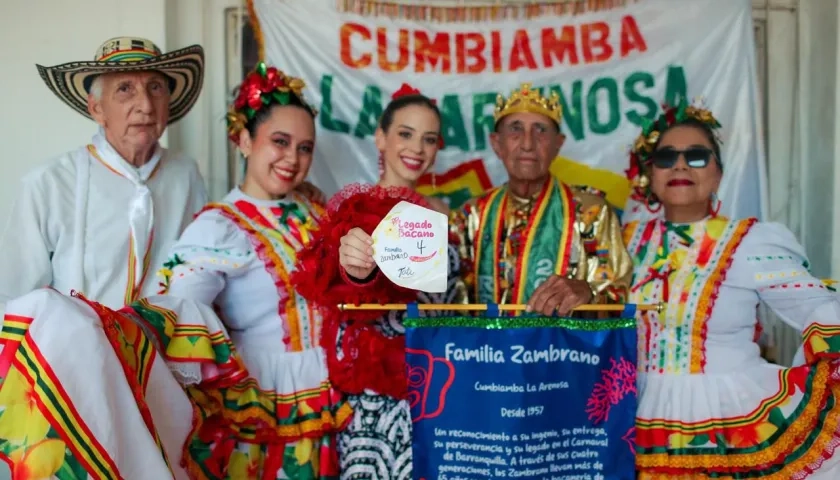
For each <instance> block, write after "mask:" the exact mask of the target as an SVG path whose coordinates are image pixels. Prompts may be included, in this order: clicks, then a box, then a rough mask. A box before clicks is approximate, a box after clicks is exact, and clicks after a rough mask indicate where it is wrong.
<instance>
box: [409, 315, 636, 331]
mask: <svg viewBox="0 0 840 480" xmlns="http://www.w3.org/2000/svg"><path fill="white" fill-rule="evenodd" d="M403 325H405V326H406V327H410V328H424V327H426V328H429V327H432V328H434V327H469V328H486V329H488V330H500V329H503V328H535V327H548V328H565V329H568V330H586V331H590V332H595V331H601V330H616V329H619V328H636V319H635V318H610V319H605V320H581V319H578V318H565V317H497V318H486V317H484V318H482V317H428V318H406V319H404V320H403Z"/></svg>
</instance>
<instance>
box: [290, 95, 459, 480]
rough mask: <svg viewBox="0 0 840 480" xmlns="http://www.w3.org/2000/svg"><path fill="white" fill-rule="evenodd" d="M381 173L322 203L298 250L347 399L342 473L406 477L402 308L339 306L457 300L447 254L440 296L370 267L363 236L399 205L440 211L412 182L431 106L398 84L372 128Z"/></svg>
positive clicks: (333, 375) (428, 156)
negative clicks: (320, 219) (309, 236)
mask: <svg viewBox="0 0 840 480" xmlns="http://www.w3.org/2000/svg"><path fill="white" fill-rule="evenodd" d="M375 141H376V146H377V149H378V150H379V151H380V160H379V161H380V179H379V183H377V184H376V185H373V186H367V185H358V184H355V185H351V186H348V187H346V188H345V189H344V190H342V191H341V192H339V193H338V194H336V196H335V197H333V199H332V200H331V201H330V203H329V205H328V207H327V214H328V219H327V220H326V221H325V222H324V223H322V226H321V229H320V230H319V231H318V232H317V233H315V237H314V239H313V242H312V243H311V244H310V246H309V247H307V248H306V249H305V250H304V251H303V252H301V254H300V255H299V263H298V271H297V272H296V273H295V275H294V280H295V282H296V284H297V288H298V291H299V292H300V293H301V295H303V296H304V297H306V298H310V299H313V300H317V301H319V302H320V303H321V305H322V306H323V307H325V308H324V310H325V311H326V312H328V313H325V318H324V329H323V336H322V341H323V346H324V350H325V351H326V352H327V356H328V357H327V358H328V363H329V370H330V381H331V382H332V384H333V385H334V387H335V388H337V389H338V390H340V391H341V392H343V393H345V394H348V395H349V401H350V404H351V405H352V406H353V409H354V415H353V419H352V421H351V422H350V425H349V426H348V427H347V429H346V430H344V431H342V432H341V433H339V437H338V449H339V465H340V468H341V478H342V479H353V478H364V479H376V480H392V479H393V480H411V479H412V457H411V430H412V428H411V413H410V408H409V404H408V402H407V401H406V396H407V394H408V386H407V379H406V366H405V338H404V336H403V334H404V329H403V326H402V318H403V314H404V312H398V311H390V312H387V313H386V314H385V315H382V314H381V313H379V312H373V313H370V312H368V313H366V312H358V311H354V312H340V311H338V310H337V309H336V308H335V306H336V305H337V304H339V303H351V304H361V303H377V304H383V303H409V302H415V301H416V302H421V303H454V302H458V301H461V299H462V298H464V290H463V286H462V284H461V283H460V281H459V280H457V279H458V272H459V263H458V256H457V254H456V251H455V250H454V249H451V248H450V252H449V259H450V264H449V274H450V283H449V288H448V291H447V292H446V293H445V294H429V293H424V292H418V291H415V290H409V289H405V288H402V287H399V286H396V285H394V284H393V283H391V282H390V281H389V280H388V279H387V278H386V277H385V276H384V275H382V274H380V273H379V271H378V270H377V269H375V267H374V262H373V257H372V255H371V254H372V253H373V251H372V250H371V249H370V245H371V238H370V233H372V232H373V230H374V229H375V228H376V226H377V225H378V224H379V222H380V221H381V220H382V219H383V218H384V217H385V215H386V214H387V213H388V212H389V211H390V210H391V208H393V207H394V206H395V205H396V204H397V203H399V202H400V201H403V200H404V201H408V202H411V203H414V204H417V205H421V206H424V207H427V208H432V209H436V210H438V211H441V212H442V213H446V212H447V210H448V208H447V206H446V205H445V204H444V203H443V202H441V201H440V200H438V199H435V198H427V197H424V196H423V195H420V194H418V193H417V192H416V191H415V187H416V184H417V181H418V179H419V178H420V177H421V176H422V175H423V174H424V173H426V171H427V170H428V169H429V168H431V166H432V164H433V163H434V160H435V156H436V155H437V152H438V149H439V148H441V147H442V145H443V144H442V139H441V116H440V111H439V110H438V108H437V106H436V105H435V102H434V101H433V100H430V99H429V98H427V97H425V96H423V95H421V94H420V92H419V91H418V90H415V89H413V88H411V87H410V86H409V85H405V84H404V85H403V86H402V88H400V90H399V91H397V92H396V93H395V94H394V95H393V97H392V100H391V102H390V103H389V104H388V106H387V107H386V108H385V110H384V112H383V114H382V117H381V119H380V121H379V126H378V128H377V130H376V134H375Z"/></svg>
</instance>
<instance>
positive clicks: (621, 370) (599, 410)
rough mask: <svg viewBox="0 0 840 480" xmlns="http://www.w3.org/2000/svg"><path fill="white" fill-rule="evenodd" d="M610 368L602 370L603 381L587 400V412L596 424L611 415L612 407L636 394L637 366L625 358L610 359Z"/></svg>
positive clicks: (597, 384)
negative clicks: (628, 396)
mask: <svg viewBox="0 0 840 480" xmlns="http://www.w3.org/2000/svg"><path fill="white" fill-rule="evenodd" d="M610 363H611V364H612V366H611V367H610V369H609V370H601V381H600V382H598V383H596V384H595V387H593V388H592V394H591V395H590V396H589V400H587V401H586V413H587V415H588V416H589V420H591V421H592V423H594V424H596V425H597V424H599V423H601V422H603V421H606V420H608V419H609V417H610V408H612V406H613V405H618V402H620V401H621V400H622V399H623V398H624V397H626V396H627V395H631V394H632V395H636V366H635V365H633V362H630V361H628V360H626V359H624V358H622V359H620V360H618V361H616V360H615V359H614V358H611V359H610Z"/></svg>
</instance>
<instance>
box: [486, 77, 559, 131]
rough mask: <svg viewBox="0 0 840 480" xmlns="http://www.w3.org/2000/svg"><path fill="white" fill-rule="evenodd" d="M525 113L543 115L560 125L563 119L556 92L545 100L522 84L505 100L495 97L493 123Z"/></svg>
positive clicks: (528, 84) (529, 87)
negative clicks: (513, 114)
mask: <svg viewBox="0 0 840 480" xmlns="http://www.w3.org/2000/svg"><path fill="white" fill-rule="evenodd" d="M525 112H530V113H538V114H540V115H545V116H546V117H548V118H550V119H552V120H553V121H554V123H556V124H557V125H560V119H561V118H563V108H562V107H561V106H560V96H559V95H557V92H551V93H550V94H549V96H548V98H545V97H543V96H542V95H540V92H539V90H532V89H531V84H530V83H523V84H522V85H521V86H520V87H519V89H517V90H514V91H513V92H512V93H511V94H510V97H508V98H507V99H505V97H503V96H502V95H499V96H497V97H496V109H495V111H494V112H493V121H495V122H498V121H499V120H501V119H502V118H503V117H506V116H508V115H510V114H511V113H525Z"/></svg>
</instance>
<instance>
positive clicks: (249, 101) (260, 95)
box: [226, 62, 318, 143]
mask: <svg viewBox="0 0 840 480" xmlns="http://www.w3.org/2000/svg"><path fill="white" fill-rule="evenodd" d="M305 87H306V84H305V83H304V82H303V80H301V79H300V78H296V77H290V76H287V75H286V74H285V73H283V72H282V71H280V70H278V69H276V68H274V67H268V66H266V64H265V63H263V62H260V63H258V64H257V66H256V68H254V71H252V72H251V73H249V74H248V76H247V77H245V80H243V81H242V85H240V86H239V93H238V94H237V96H236V100H235V101H234V102H233V105H231V106H230V109H229V110H228V114H227V116H226V120H227V129H228V138H230V140H231V141H232V142H233V143H239V134H240V133H241V132H242V130H243V129H244V128H245V124H246V123H248V121H249V120H251V119H252V118H254V115H256V114H257V111H258V110H259V109H261V108H263V107H264V106H265V105H270V104H272V103H278V104H280V105H288V104H289V98H290V96H291V95H294V96H296V97H297V98H298V99H299V100H300V101H301V103H303V104H304V106H305V107H306V108H308V109H309V110H310V111H311V112H312V113H313V115H314V114H317V113H318V112H317V110H315V109H314V108H312V107H311V106H310V105H309V104H308V103H306V101H305V100H304V98H303V89H304V88H305Z"/></svg>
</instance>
